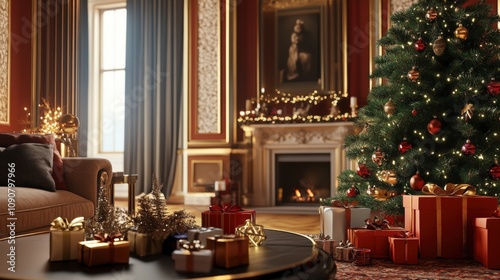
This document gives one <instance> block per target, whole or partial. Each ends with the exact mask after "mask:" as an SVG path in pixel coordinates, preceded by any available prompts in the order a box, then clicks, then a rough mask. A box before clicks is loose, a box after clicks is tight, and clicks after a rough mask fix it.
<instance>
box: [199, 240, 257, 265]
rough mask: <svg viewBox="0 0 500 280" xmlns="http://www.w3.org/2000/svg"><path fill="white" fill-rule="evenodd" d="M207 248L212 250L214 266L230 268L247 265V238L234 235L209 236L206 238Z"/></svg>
mask: <svg viewBox="0 0 500 280" xmlns="http://www.w3.org/2000/svg"><path fill="white" fill-rule="evenodd" d="M206 248H207V249H209V250H213V252H214V264H215V265H216V266H220V267H224V268H231V267H235V266H241V265H248V264H249V257H248V239H247V238H244V237H235V236H234V235H222V236H211V237H208V238H207V247H206Z"/></svg>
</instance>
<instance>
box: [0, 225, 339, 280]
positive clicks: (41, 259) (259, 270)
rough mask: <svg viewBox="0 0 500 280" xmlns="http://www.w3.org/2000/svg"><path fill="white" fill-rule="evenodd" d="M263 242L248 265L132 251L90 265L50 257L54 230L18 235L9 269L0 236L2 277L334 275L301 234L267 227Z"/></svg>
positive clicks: (323, 255)
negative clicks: (186, 266) (180, 261)
mask: <svg viewBox="0 0 500 280" xmlns="http://www.w3.org/2000/svg"><path fill="white" fill-rule="evenodd" d="M265 233H266V235H267V240H266V242H265V245H264V246H262V247H250V248H249V257H250V264H249V265H248V266H240V267H235V268H231V269H224V268H219V267H214V269H213V270H212V271H211V272H210V273H208V274H205V273H181V272H176V271H175V270H174V269H173V267H174V264H173V261H172V259H171V257H170V256H167V255H156V256H149V257H145V258H138V257H134V256H131V257H130V261H129V264H121V265H119V264H117V265H105V266H97V267H86V266H84V265H82V264H80V263H78V262H76V261H64V262H49V234H47V233H45V234H39V235H32V236H27V237H18V238H16V251H15V254H16V272H10V271H8V264H7V258H8V256H7V254H8V253H9V246H10V245H9V244H7V241H6V240H4V241H0V279H51V280H52V279H70V280H77V279H92V280H97V279H106V280H109V279H120V280H121V279H123V280H129V279H130V280H132V279H143V280H145V279H148V280H150V279H151V280H154V279H329V278H330V276H331V274H332V273H333V271H334V270H335V262H334V261H333V260H332V258H331V257H330V256H329V255H328V254H327V253H326V252H325V251H323V250H321V249H320V248H319V247H317V246H315V242H314V241H313V240H312V239H311V238H309V237H307V236H305V235H301V234H297V233H293V232H285V231H280V230H272V229H265Z"/></svg>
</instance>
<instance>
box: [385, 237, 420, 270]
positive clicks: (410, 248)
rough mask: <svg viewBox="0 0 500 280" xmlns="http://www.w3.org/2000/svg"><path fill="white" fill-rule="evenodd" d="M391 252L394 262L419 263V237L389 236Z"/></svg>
mask: <svg viewBox="0 0 500 280" xmlns="http://www.w3.org/2000/svg"><path fill="white" fill-rule="evenodd" d="M389 253H390V257H391V260H392V262H393V263H397V264H418V238H416V237H389Z"/></svg>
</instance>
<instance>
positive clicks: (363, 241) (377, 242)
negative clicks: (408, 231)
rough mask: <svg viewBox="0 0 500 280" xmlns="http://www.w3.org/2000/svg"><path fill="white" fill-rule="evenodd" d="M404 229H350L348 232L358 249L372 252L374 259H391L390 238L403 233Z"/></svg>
mask: <svg viewBox="0 0 500 280" xmlns="http://www.w3.org/2000/svg"><path fill="white" fill-rule="evenodd" d="M403 230H404V229H403V228H400V227H393V228H391V229H377V230H374V229H364V228H350V229H348V230H347V233H348V235H349V240H350V241H351V242H352V243H353V244H354V247H356V248H366V249H370V250H371V257H372V258H374V259H388V258H389V240H388V237H389V236H394V235H395V234H397V233H399V232H401V231H403Z"/></svg>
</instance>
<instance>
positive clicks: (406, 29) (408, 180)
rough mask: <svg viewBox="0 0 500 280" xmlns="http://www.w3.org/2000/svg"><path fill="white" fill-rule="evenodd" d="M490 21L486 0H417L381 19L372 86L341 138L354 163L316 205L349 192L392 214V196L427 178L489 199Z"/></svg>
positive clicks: (495, 50)
mask: <svg viewBox="0 0 500 280" xmlns="http://www.w3.org/2000/svg"><path fill="white" fill-rule="evenodd" d="M471 2H473V3H471ZM498 22H499V17H498V15H496V14H494V12H493V11H492V7H491V6H490V5H489V4H487V3H486V1H475V2H474V1H466V0H421V1H418V2H417V3H415V4H413V5H412V6H411V7H409V8H408V9H407V10H404V11H400V12H396V13H395V14H394V15H393V16H392V17H391V26H390V28H389V30H388V31H387V34H386V35H385V36H384V37H383V38H382V39H380V40H379V42H378V43H379V45H380V46H381V47H382V48H383V50H384V54H383V55H382V56H379V57H377V58H376V60H375V63H376V69H375V70H374V71H373V73H372V78H375V79H380V81H381V84H380V85H378V86H376V87H374V88H373V89H372V90H371V92H370V94H369V96H368V104H367V105H366V106H365V107H363V108H362V109H361V110H360V111H359V115H358V118H357V119H356V125H357V127H358V128H359V131H360V132H359V133H358V134H356V135H351V136H349V137H347V139H346V152H347V156H348V157H349V158H350V159H353V160H356V161H357V162H358V167H357V170H355V171H352V170H348V171H344V172H343V173H342V174H341V175H340V176H339V192H338V194H337V195H336V196H335V197H333V198H327V199H324V200H323V201H322V203H323V204H327V205H328V204H329V203H330V202H331V200H332V199H341V200H346V201H349V200H354V199H355V200H357V201H358V202H359V203H360V205H363V206H366V207H369V208H372V209H375V210H381V211H382V212H384V213H386V214H389V215H397V214H402V213H403V207H402V197H401V195H403V194H421V193H422V192H421V191H422V188H423V187H424V186H426V187H427V186H429V185H428V184H434V186H439V187H442V188H444V186H445V185H447V184H450V185H449V186H450V187H467V186H468V185H470V186H473V187H475V188H476V192H477V194H479V195H488V196H497V197H498V194H499V193H500V182H499V181H498V179H499V178H500V167H499V165H498V164H497V159H498V157H499V156H500V152H499V148H500V119H499V117H500V108H499V106H498V99H499V96H498V95H499V94H500V60H499V59H500V33H499V31H498V27H497V24H498ZM457 184H460V185H457ZM358 193H359V195H358Z"/></svg>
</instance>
